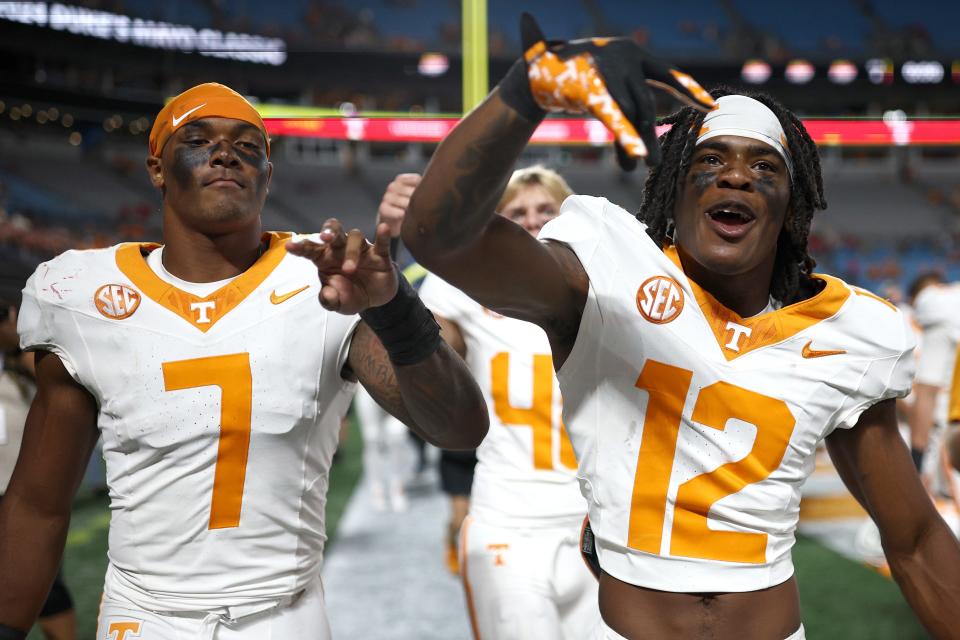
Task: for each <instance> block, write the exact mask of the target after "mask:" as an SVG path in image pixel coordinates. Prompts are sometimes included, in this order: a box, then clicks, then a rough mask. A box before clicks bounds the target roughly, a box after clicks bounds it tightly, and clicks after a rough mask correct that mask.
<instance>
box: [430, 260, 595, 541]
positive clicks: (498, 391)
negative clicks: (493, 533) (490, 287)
mask: <svg viewBox="0 0 960 640" xmlns="http://www.w3.org/2000/svg"><path fill="white" fill-rule="evenodd" d="M420 296H421V298H422V299H423V301H424V304H426V305H427V306H428V307H430V308H431V309H432V310H433V311H434V312H435V313H437V314H438V315H440V316H442V317H444V318H446V319H447V320H450V321H452V322H455V323H456V324H457V326H458V327H459V328H460V331H461V333H462V335H463V338H464V342H465V343H466V346H467V357H466V361H467V365H468V366H469V367H470V371H471V372H472V373H473V375H474V377H475V378H476V380H477V383H478V384H479V386H480V389H481V390H482V391H483V394H484V396H485V399H486V402H487V407H488V409H489V412H490V430H489V432H488V433H487V436H486V438H484V440H483V442H482V443H481V444H480V446H479V447H478V448H477V467H476V470H475V472H474V479H473V489H472V491H471V494H470V513H471V515H473V516H474V517H475V518H477V519H478V520H480V521H481V522H484V523H487V524H490V525H493V526H502V527H514V526H521V527H523V526H526V527H544V526H567V525H569V524H571V523H574V524H576V522H578V521H580V520H582V519H583V516H584V515H585V513H586V503H585V502H584V500H583V497H582V496H581V495H580V492H579V490H578V487H577V480H576V467H577V463H576V457H575V456H574V453H573V448H572V446H571V443H570V439H569V437H568V436H567V433H566V429H565V427H564V426H563V422H562V419H561V408H562V401H561V397H560V389H559V386H558V383H557V378H556V375H555V374H554V371H553V358H552V356H551V355H550V343H549V341H548V339H547V335H546V334H545V333H544V332H543V330H542V329H541V328H540V327H538V326H536V325H534V324H531V323H529V322H523V321H521V320H515V319H513V318H507V317H505V316H502V315H500V314H498V313H495V312H493V311H490V310H489V309H486V308H484V307H483V306H482V305H480V304H479V303H478V302H475V301H474V300H472V299H471V298H470V297H468V296H467V294H465V293H464V292H462V291H460V290H459V289H457V288H455V287H454V286H452V285H450V284H448V283H447V282H445V281H444V280H442V279H440V278H439V277H437V276H435V275H433V274H430V275H428V276H427V277H426V278H424V281H423V284H422V286H421V287H420Z"/></svg>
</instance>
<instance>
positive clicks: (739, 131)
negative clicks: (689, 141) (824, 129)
mask: <svg viewBox="0 0 960 640" xmlns="http://www.w3.org/2000/svg"><path fill="white" fill-rule="evenodd" d="M716 136H742V137H744V138H753V139H754V140H759V141H760V142H764V143H766V144H768V145H770V146H771V147H773V148H774V149H775V150H776V151H777V153H779V154H780V156H781V157H782V158H783V161H784V162H785V163H786V165H787V171H788V172H789V173H790V175H791V176H793V159H792V158H791V157H790V150H789V149H788V148H787V137H786V136H785V135H784V133H783V127H782V126H781V125H780V121H779V120H778V119H777V116H776V115H775V114H774V113H773V111H771V110H770V108H769V107H767V105H765V104H763V103H762V102H760V101H758V100H754V99H753V98H748V97H747V96H736V95H733V96H723V97H721V98H718V99H717V106H716V107H714V109H713V111H711V112H710V113H708V114H707V115H706V117H705V118H704V119H703V126H702V127H701V128H700V134H699V135H698V136H697V144H698V145H699V144H700V143H701V142H703V141H704V140H709V139H710V138H714V137H716Z"/></svg>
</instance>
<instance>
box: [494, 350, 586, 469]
mask: <svg viewBox="0 0 960 640" xmlns="http://www.w3.org/2000/svg"><path fill="white" fill-rule="evenodd" d="M490 378H491V380H490V389H491V395H492V396H493V410H494V412H495V413H496V414H497V417H498V418H500V421H501V422H503V424H506V425H513V426H528V427H531V428H532V429H533V468H534V469H544V470H549V469H553V468H554V464H553V432H554V428H553V362H552V359H551V357H550V356H548V355H544V354H538V355H534V356H533V393H532V396H531V397H532V398H533V401H532V403H531V405H530V407H529V408H526V407H515V406H513V405H512V404H511V403H510V354H509V353H506V352H504V353H498V354H497V355H495V356H494V357H493V359H492V360H491V361H490ZM557 431H558V433H559V436H560V464H562V465H563V466H565V467H567V468H569V469H576V467H577V458H576V456H575V455H574V453H573V445H572V444H571V443H570V437H569V436H568V435H567V429H566V427H564V426H563V422H562V421H561V422H560V425H559V427H558V429H557Z"/></svg>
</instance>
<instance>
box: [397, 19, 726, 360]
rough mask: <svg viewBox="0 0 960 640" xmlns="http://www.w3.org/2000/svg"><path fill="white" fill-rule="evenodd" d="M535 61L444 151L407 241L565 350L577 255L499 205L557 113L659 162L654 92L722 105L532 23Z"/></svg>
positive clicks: (611, 51)
mask: <svg viewBox="0 0 960 640" xmlns="http://www.w3.org/2000/svg"><path fill="white" fill-rule="evenodd" d="M521 30H522V32H523V33H522V36H523V41H524V48H525V54H524V57H523V58H522V59H521V60H518V61H517V63H516V64H515V65H514V66H513V67H512V68H511V70H510V71H509V72H508V73H507V75H506V76H505V77H504V79H503V80H502V81H501V82H500V84H499V85H498V87H497V89H495V90H494V91H493V93H491V94H490V96H488V97H487V99H486V100H485V101H484V102H483V103H482V104H481V105H480V106H479V107H477V108H476V109H475V110H474V111H472V112H471V113H470V114H469V115H468V116H466V117H465V118H464V119H463V121H461V122H460V124H459V125H458V126H457V127H456V128H455V129H454V130H453V131H452V132H451V133H450V135H448V136H447V138H446V139H445V140H444V141H443V143H441V145H440V146H439V147H438V149H437V151H436V153H435V154H434V156H433V158H432V160H431V161H430V165H429V166H428V167H427V170H426V173H425V174H424V177H423V180H422V181H421V183H420V185H419V186H418V187H417V190H416V192H415V193H414V194H413V197H412V199H411V201H410V208H409V212H408V214H407V218H406V220H405V221H404V225H403V240H404V243H405V244H406V245H407V248H408V249H410V252H411V253H412V254H413V255H414V257H415V258H417V260H419V261H420V263H421V264H423V265H424V266H425V267H427V268H428V269H429V270H430V271H433V272H434V273H437V274H438V275H440V276H441V277H442V278H443V279H444V280H447V281H448V282H450V283H451V284H453V285H454V286H456V287H458V288H459V289H462V290H463V291H465V292H467V293H468V294H469V295H470V296H471V297H473V298H474V299H476V300H477V301H478V302H480V303H481V304H483V305H484V306H486V307H488V308H490V309H493V310H495V311H498V312H500V313H503V314H506V315H510V316H513V317H516V318H520V319H522V320H527V321H529V322H534V323H536V324H538V325H540V326H541V327H543V329H544V330H545V331H546V332H547V335H548V336H550V338H551V341H552V342H553V344H554V353H555V355H557V348H558V347H560V348H561V350H562V347H563V346H564V345H565V344H566V343H567V342H569V341H572V337H573V334H574V333H575V332H576V330H577V327H578V326H579V321H580V315H581V313H582V310H583V304H584V301H585V299H586V291H587V287H588V286H589V283H588V282H587V278H586V275H585V273H584V271H583V268H582V266H581V265H580V264H579V263H578V262H577V260H576V257H575V256H573V255H572V252H571V251H570V250H569V249H567V248H566V247H564V246H563V245H558V244H543V243H539V242H537V241H536V240H535V239H533V238H531V237H530V236H529V234H527V233H526V232H525V231H524V230H523V229H521V228H519V227H518V226H517V225H515V224H513V223H511V222H510V221H508V220H505V219H502V218H499V217H496V216H494V207H495V206H496V203H497V201H498V199H499V198H500V195H501V192H502V190H503V188H504V185H505V184H506V181H507V179H508V177H509V175H510V173H511V171H512V170H513V165H514V163H515V162H516V160H517V158H518V157H519V155H520V153H521V152H522V151H523V149H524V147H525V146H526V144H527V141H528V140H529V138H530V136H531V135H532V134H533V132H534V130H535V129H536V127H537V125H538V124H539V123H540V121H541V120H542V119H543V117H544V115H545V114H546V111H547V110H551V111H566V112H571V113H584V112H589V113H591V114H593V115H594V116H596V117H597V118H598V119H600V120H601V121H602V122H603V123H604V124H605V125H606V126H607V128H608V129H610V130H611V131H612V132H613V134H614V137H615V140H616V142H617V149H618V152H619V157H620V158H621V161H622V162H623V163H625V164H628V165H629V164H631V163H635V159H636V158H637V157H645V156H646V157H648V158H649V159H650V160H651V161H653V162H655V161H656V160H657V157H658V150H657V143H656V137H655V134H654V119H655V114H654V100H653V96H652V94H651V93H650V90H649V89H648V87H647V85H653V86H657V87H660V88H666V89H669V90H670V91H671V92H673V93H675V94H677V95H678V96H680V97H683V98H684V99H686V100H688V101H691V102H694V103H696V104H698V105H699V106H701V107H703V108H704V109H706V108H709V107H710V106H712V104H713V100H712V99H711V98H710V97H709V95H707V94H706V92H704V91H703V89H701V88H700V86H699V85H697V83H696V82H695V81H694V80H693V79H692V78H690V77H689V76H687V75H685V74H683V73H681V72H679V71H677V70H676V69H673V68H671V67H670V66H669V65H666V64H664V63H662V62H659V61H657V60H656V59H654V58H652V57H651V56H649V55H648V54H646V53H645V52H643V50H642V49H640V47H638V46H637V45H636V44H635V43H633V42H632V41H631V40H628V39H623V38H619V39H618V38H614V39H593V40H582V41H574V42H568V43H560V44H554V45H549V46H548V45H547V44H546V42H545V40H544V38H543V35H542V34H541V33H540V31H539V28H537V27H536V24H535V23H534V22H533V19H532V18H530V17H529V16H527V15H526V14H525V15H524V18H523V21H522V25H521Z"/></svg>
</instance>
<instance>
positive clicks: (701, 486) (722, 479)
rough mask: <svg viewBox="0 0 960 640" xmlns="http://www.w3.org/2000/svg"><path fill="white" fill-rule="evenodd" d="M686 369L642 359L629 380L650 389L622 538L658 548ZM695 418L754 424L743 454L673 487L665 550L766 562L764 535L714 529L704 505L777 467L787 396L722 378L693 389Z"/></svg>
mask: <svg viewBox="0 0 960 640" xmlns="http://www.w3.org/2000/svg"><path fill="white" fill-rule="evenodd" d="M692 379H693V372H692V371H688V370H687V369H681V368H679V367H674V366H671V365H668V364H664V363H662V362H657V361H655V360H648V361H647V362H646V364H645V365H644V367H643V371H641V372H640V376H639V377H638V378H637V382H636V387H637V388H639V389H642V390H644V391H646V392H647V393H648V394H649V399H648V400H647V412H646V416H645V417H644V421H643V436H642V437H641V440H640V452H639V454H638V456H637V471H636V476H635V478H634V483H633V498H632V500H631V504H630V528H629V532H628V535H627V545H628V546H629V547H630V548H632V549H637V550H638V551H645V552H647V553H654V554H658V555H659V554H660V551H661V550H660V547H661V541H662V539H663V528H664V524H665V523H664V520H665V517H666V507H667V492H668V490H669V488H670V478H671V476H672V473H673V463H674V458H675V457H676V448H677V437H678V435H679V433H680V426H681V421H682V414H683V408H684V404H685V402H686V398H687V393H688V391H689V390H690V383H691V381H692ZM691 419H692V421H693V422H696V423H698V424H700V425H703V426H705V427H709V428H711V429H717V430H718V431H723V430H724V429H725V428H726V425H727V421H729V420H731V419H737V420H742V421H744V422H747V423H749V424H752V425H754V426H755V427H756V430H757V435H756V438H755V440H754V442H753V448H752V449H751V451H750V453H748V454H747V455H746V456H745V457H743V458H742V459H740V460H736V461H733V462H728V463H727V464H723V465H721V466H720V467H718V468H717V469H714V470H713V471H710V472H708V473H702V474H700V475H697V476H695V477H693V478H691V479H690V480H687V481H686V482H684V483H683V484H681V485H680V487H679V488H678V490H677V497H676V500H675V502H674V510H673V521H672V523H671V535H670V554H671V555H675V556H684V557H688V558H705V559H709V560H721V561H726V562H745V563H757V564H762V563H764V562H766V549H767V534H765V533H754V532H746V531H719V530H716V529H711V528H710V527H709V526H708V525H707V515H708V514H709V512H710V507H711V506H712V505H713V504H714V503H715V502H717V501H718V500H720V499H721V498H724V497H726V496H728V495H731V494H734V493H737V492H738V491H740V490H741V489H743V488H744V487H746V486H747V485H749V484H752V483H755V482H760V481H761V480H765V479H766V478H767V476H769V475H770V474H771V473H773V471H774V470H775V469H776V468H777V467H779V466H780V463H781V462H782V461H783V456H784V454H785V453H786V451H787V445H788V444H789V442H790V436H791V435H792V434H793V427H794V425H795V424H796V420H795V419H794V417H793V414H792V413H790V409H789V408H788V407H787V405H786V403H785V402H783V401H782V400H777V399H776V398H771V397H769V396H765V395H761V394H759V393H756V392H754V391H749V390H747V389H744V388H742V387H738V386H736V385H733V384H730V383H728V382H722V381H720V382H715V383H713V384H711V385H708V386H706V387H704V388H703V389H701V390H700V393H699V394H697V398H696V401H695V403H694V407H693V413H692V415H691Z"/></svg>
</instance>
